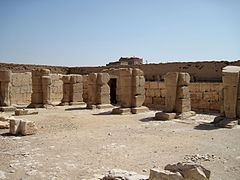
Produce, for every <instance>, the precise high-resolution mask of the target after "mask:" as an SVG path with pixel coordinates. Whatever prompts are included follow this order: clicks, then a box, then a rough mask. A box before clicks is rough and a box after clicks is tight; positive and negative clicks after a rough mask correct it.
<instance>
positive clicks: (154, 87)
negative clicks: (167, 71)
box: [149, 81, 159, 89]
mask: <svg viewBox="0 0 240 180" xmlns="http://www.w3.org/2000/svg"><path fill="white" fill-rule="evenodd" d="M158 84H159V83H158V82H157V81H151V82H150V83H149V87H150V89H158V88H159V86H158Z"/></svg>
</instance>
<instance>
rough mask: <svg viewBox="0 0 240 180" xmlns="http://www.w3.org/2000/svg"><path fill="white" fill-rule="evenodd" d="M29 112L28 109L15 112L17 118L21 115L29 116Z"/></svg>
mask: <svg viewBox="0 0 240 180" xmlns="http://www.w3.org/2000/svg"><path fill="white" fill-rule="evenodd" d="M27 114H28V110H27V109H17V110H16V111H15V116H21V115H27Z"/></svg>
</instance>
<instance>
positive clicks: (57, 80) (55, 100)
mask: <svg viewBox="0 0 240 180" xmlns="http://www.w3.org/2000/svg"><path fill="white" fill-rule="evenodd" d="M50 77H51V91H50V93H51V94H50V101H51V102H52V104H54V105H57V104H60V103H61V100H62V98H63V81H62V80H61V78H62V75H60V74H50Z"/></svg>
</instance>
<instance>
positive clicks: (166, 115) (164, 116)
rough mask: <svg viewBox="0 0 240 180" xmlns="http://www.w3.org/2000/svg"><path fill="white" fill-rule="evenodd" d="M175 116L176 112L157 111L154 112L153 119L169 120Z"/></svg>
mask: <svg viewBox="0 0 240 180" xmlns="http://www.w3.org/2000/svg"><path fill="white" fill-rule="evenodd" d="M175 117H176V113H166V112H157V113H156V114H155V119H156V120H162V121H167V120H171V119H174V118H175Z"/></svg>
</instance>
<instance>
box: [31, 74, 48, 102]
mask: <svg viewBox="0 0 240 180" xmlns="http://www.w3.org/2000/svg"><path fill="white" fill-rule="evenodd" d="M49 75H50V70H49V69H34V70H32V96H31V104H30V105H29V107H43V104H44V103H49V102H48V98H49V93H48V91H49V90H48V89H47V88H48V86H49V85H48V84H49V82H48V81H49V78H47V77H49ZM43 76H44V79H43ZM45 87H46V88H45ZM43 91H44V93H43ZM43 96H44V97H43ZM43 99H44V100H43Z"/></svg>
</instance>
